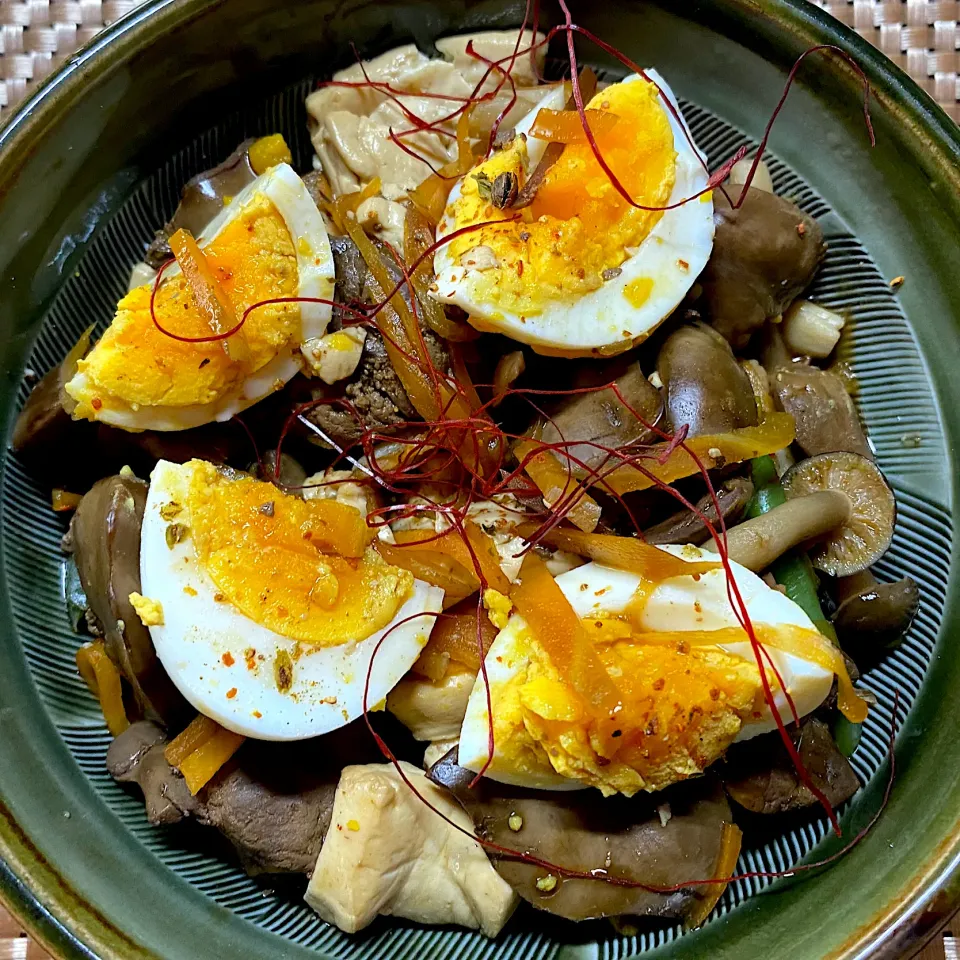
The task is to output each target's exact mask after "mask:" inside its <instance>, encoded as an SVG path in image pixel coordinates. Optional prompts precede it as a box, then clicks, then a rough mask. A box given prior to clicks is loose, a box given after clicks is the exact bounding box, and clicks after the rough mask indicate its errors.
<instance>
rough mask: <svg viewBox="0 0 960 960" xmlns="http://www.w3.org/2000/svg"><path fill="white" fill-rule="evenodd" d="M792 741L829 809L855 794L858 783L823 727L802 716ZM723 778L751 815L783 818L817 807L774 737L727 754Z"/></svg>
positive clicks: (814, 797)
mask: <svg viewBox="0 0 960 960" xmlns="http://www.w3.org/2000/svg"><path fill="white" fill-rule="evenodd" d="M791 737H792V739H793V743H794V746H795V747H796V748H797V752H798V753H799V754H800V761H801V762H802V763H803V766H804V768H805V769H806V771H807V773H808V774H809V776H810V779H811V781H812V782H813V785H814V786H815V787H816V788H817V789H818V790H820V791H821V792H822V793H823V794H824V795H825V796H826V798H827V799H828V800H829V801H830V803H831V804H832V805H833V806H835V807H836V806H839V805H840V804H841V803H843V802H844V801H845V800H849V799H850V798H851V797H852V796H853V795H854V794H855V793H856V792H857V790H858V789H859V787H860V781H859V780H857V775H856V773H854V771H853V767H851V766H850V762H849V761H848V760H847V758H846V757H845V756H844V755H843V754H842V753H841V752H840V750H839V749H838V747H837V745H836V743H835V742H834V740H833V737H832V736H831V735H830V729H829V727H828V726H827V725H826V724H825V723H823V722H822V721H821V720H817V719H816V718H815V717H805V718H804V719H803V720H802V721H801V722H800V729H799V730H798V731H795V732H793V733H792V734H791ZM721 778H722V780H723V785H724V787H725V788H726V791H727V793H728V795H729V796H730V797H731V799H733V800H735V801H736V802H737V803H738V804H739V805H740V806H741V807H743V808H744V809H745V810H749V811H751V813H766V814H769V813H785V812H786V811H788V810H799V809H801V808H802V807H809V806H812V805H813V804H815V803H817V798H816V796H814V794H813V793H812V792H811V791H810V789H809V788H808V787H807V786H806V785H805V784H804V783H803V782H802V781H801V780H800V777H799V775H798V774H797V768H796V767H795V766H794V763H793V761H792V760H791V759H790V755H789V754H788V753H787V751H786V748H785V747H784V745H783V741H782V740H781V739H780V735H779V734H777V733H769V734H766V735H765V736H763V737H758V738H757V739H756V740H751V741H750V743H749V745H747V744H744V745H743V746H736V747H734V748H733V749H732V750H731V751H730V752H729V753H728V754H727V758H726V761H725V763H724V764H723V768H722V773H721Z"/></svg>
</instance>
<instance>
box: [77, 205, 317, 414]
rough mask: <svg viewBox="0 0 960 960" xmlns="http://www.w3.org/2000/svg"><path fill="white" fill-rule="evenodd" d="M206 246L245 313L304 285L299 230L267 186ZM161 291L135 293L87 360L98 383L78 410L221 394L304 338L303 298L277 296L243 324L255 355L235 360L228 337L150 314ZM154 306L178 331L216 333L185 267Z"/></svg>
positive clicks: (82, 368)
mask: <svg viewBox="0 0 960 960" xmlns="http://www.w3.org/2000/svg"><path fill="white" fill-rule="evenodd" d="M228 209H229V208H228ZM203 252H204V255H205V256H206V258H207V261H208V263H209V264H210V267H211V269H212V271H213V273H214V276H215V277H216V278H217V281H218V282H219V283H220V285H221V287H222V289H223V291H224V292H225V293H226V295H227V297H229V299H230V301H231V303H232V304H233V307H234V310H235V312H236V315H237V318H238V319H239V318H240V317H242V316H243V312H244V310H246V308H247V307H249V306H250V305H251V304H253V303H256V302H258V301H260V300H266V299H271V298H274V297H293V296H296V295H297V290H298V285H299V284H298V268H297V255H296V251H295V250H294V246H293V241H292V239H291V237H290V231H289V230H288V229H287V225H286V223H285V221H284V220H283V217H281V215H280V213H279V212H278V211H277V209H276V207H274V205H273V204H272V203H271V202H270V200H269V199H268V198H266V197H265V196H263V195H262V194H257V195H256V196H255V197H254V198H253V199H252V200H251V202H250V203H248V204H246V205H245V206H244V208H243V210H242V211H238V212H237V215H236V216H235V217H234V218H233V219H232V220H230V221H229V222H228V223H227V224H226V225H225V226H224V227H223V229H222V230H221V232H220V233H219V235H218V236H217V237H216V238H214V239H213V240H212V241H211V242H210V243H209V244H206V245H205V246H204V247H203ZM151 292H152V285H149V284H148V285H146V286H142V287H137V288H136V289H135V290H132V291H131V292H130V293H128V294H127V295H126V296H125V297H124V298H123V299H122V300H121V301H120V303H119V304H118V306H117V314H116V317H115V318H114V320H113V322H112V323H111V324H110V327H109V328H108V329H107V331H106V332H105V333H104V335H103V336H102V337H101V338H100V340H99V342H98V343H97V344H96V346H95V347H94V348H93V350H91V352H90V353H89V355H88V356H87V357H86V359H84V360H81V361H80V363H79V366H78V370H79V372H80V373H86V375H87V377H88V380H89V387H88V388H87V389H86V390H84V391H82V392H80V391H76V390H74V393H73V394H72V395H73V399H74V400H76V401H77V402H78V406H77V409H76V411H75V414H74V415H75V416H76V417H81V418H86V419H90V420H93V419H96V418H97V414H98V412H99V411H101V410H103V409H113V408H116V409H126V408H130V407H133V408H134V409H136V408H137V407H139V406H148V407H152V406H169V407H188V406H193V405H195V404H209V403H213V402H216V401H217V400H219V399H221V398H222V397H224V396H226V395H228V394H229V393H231V392H234V391H236V390H237V389H238V387H239V385H240V384H241V383H242V382H243V380H244V379H245V378H246V377H247V376H249V375H250V374H251V373H254V372H255V371H257V370H259V369H260V368H261V367H263V366H264V365H265V364H267V363H269V362H270V361H271V360H272V359H273V358H274V357H275V356H276V355H277V353H278V352H279V351H280V350H281V349H282V348H284V347H286V346H288V345H294V344H295V345H296V346H299V342H300V309H299V307H298V306H297V305H296V304H272V305H270V306H266V307H261V308H259V309H257V310H254V311H253V312H252V313H251V314H250V316H249V317H248V318H247V320H246V322H245V323H244V325H243V334H244V339H245V340H246V343H247V345H248V346H249V348H250V359H249V360H247V361H244V362H243V363H239V362H234V361H231V359H230V358H229V357H228V356H227V354H226V353H225V352H224V349H223V345H222V343H220V342H218V341H214V342H211V343H189V342H183V341H181V340H176V339H174V338H173V337H169V336H167V335H166V334H164V333H161V331H160V330H158V329H157V327H156V326H155V325H154V323H153V319H152V318H151V316H150V295H151ZM154 309H155V312H156V316H157V320H158V321H159V323H160V325H161V326H162V327H164V329H166V330H169V331H171V332H173V333H175V334H177V335H178V336H182V337H205V336H210V333H211V331H210V328H209V326H207V323H206V321H205V320H204V317H203V316H202V315H201V314H200V313H199V312H198V311H197V310H196V308H195V306H194V303H193V299H192V297H191V295H190V292H189V290H188V288H187V286H186V282H185V281H184V278H183V277H182V276H181V275H174V276H170V277H169V279H164V280H163V282H162V283H161V285H160V289H159V290H158V291H157V296H156V301H155V305H154Z"/></svg>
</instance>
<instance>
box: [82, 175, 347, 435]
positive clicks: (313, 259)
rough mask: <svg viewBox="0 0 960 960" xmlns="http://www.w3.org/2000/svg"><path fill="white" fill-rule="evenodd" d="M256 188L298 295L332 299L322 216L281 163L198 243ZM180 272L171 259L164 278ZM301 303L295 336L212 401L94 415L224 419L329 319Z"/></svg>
mask: <svg viewBox="0 0 960 960" xmlns="http://www.w3.org/2000/svg"><path fill="white" fill-rule="evenodd" d="M258 194H262V195H264V196H266V197H267V199H268V200H270V202H271V203H273V205H274V206H275V207H276V209H277V212H278V213H279V214H280V216H281V217H282V218H283V221H284V223H285V224H286V225H287V229H288V230H289V231H290V236H291V239H292V240H293V247H294V250H295V251H296V255H297V274H298V284H297V296H299V297H315V298H322V299H326V300H332V299H333V288H334V280H335V274H334V263H333V254H332V252H331V250H330V239H329V237H328V236H327V229H326V226H325V225H324V222H323V217H322V215H321V214H320V211H319V210H318V209H317V205H316V204H315V203H314V202H313V199H312V198H311V197H310V193H309V191H308V190H307V188H306V186H305V185H304V182H303V180H301V179H300V177H298V176H297V174H296V173H295V172H294V170H293V168H292V167H291V166H290V165H289V164H286V163H280V164H277V165H276V166H275V167H271V168H270V169H269V170H268V171H267V172H266V173H263V174H261V175H260V176H259V177H257V179H256V180H254V181H253V182H252V183H250V184H248V185H247V186H246V187H244V189H243V190H242V191H241V192H240V193H238V194H237V195H236V196H235V197H234V198H233V200H232V201H231V202H230V203H229V204H227V206H225V207H224V208H223V210H221V211H220V213H219V214H218V215H217V216H216V217H215V218H214V219H213V220H211V221H210V223H209V224H208V225H207V226H206V228H204V230H203V231H202V232H201V233H200V235H199V236H198V237H197V241H198V243H199V244H200V246H201V247H203V246H206V244H208V243H209V242H210V241H211V240H213V239H214V238H215V237H217V236H219V234H220V233H221V232H222V231H223V229H224V227H226V226H227V225H228V224H229V223H231V222H232V221H233V220H235V219H236V218H237V217H238V216H239V215H240V214H241V213H242V212H243V209H244V208H245V207H246V206H247V205H249V203H250V202H251V201H252V200H253V199H254V197H256V196H257V195H258ZM179 273H180V267H179V266H178V265H177V264H176V263H174V264H172V265H171V266H170V267H168V268H167V269H166V270H165V271H164V280H166V279H168V278H170V277H175V276H177V275H178V274H179ZM299 307H300V323H301V330H300V340H299V341H297V342H295V343H291V344H288V345H287V346H286V347H284V348H283V349H282V350H281V351H280V352H279V353H278V354H277V355H276V356H275V357H274V358H273V359H272V360H271V361H270V362H269V363H266V364H265V365H264V366H263V367H261V368H260V369H259V370H257V371H255V372H254V373H252V374H250V376H248V377H247V378H246V379H245V380H244V381H243V383H242V384H241V385H240V386H239V388H238V389H237V390H235V391H233V392H231V393H228V394H227V395H225V396H223V397H221V398H220V399H218V400H217V401H215V402H213V403H198V404H192V405H185V406H164V405H157V406H139V407H134V406H132V405H121V404H120V402H119V401H118V400H113V401H112V402H111V404H110V405H109V406H105V407H104V408H103V410H101V411H100V413H99V414H98V416H97V419H98V420H100V421H102V422H103V423H109V424H111V425H112V426H115V427H121V428H122V429H124V430H165V431H166V430H186V429H188V428H190V427H198V426H201V425H202V424H205V423H210V422H212V421H222V420H229V419H230V418H231V417H232V416H234V415H235V414H237V413H240V412H241V411H242V410H245V409H246V408H247V407H250V406H252V405H253V404H255V403H256V402H257V401H258V400H262V399H263V398H264V397H266V396H269V395H270V394H271V393H273V392H274V391H275V390H276V389H277V384H278V383H287V382H288V381H289V380H291V379H292V378H293V376H294V375H295V374H296V373H298V372H299V371H300V370H301V369H302V367H303V360H302V356H301V353H300V349H301V346H302V345H303V344H304V343H306V342H307V341H308V340H311V339H314V338H316V337H320V336H322V335H323V333H324V331H325V330H326V328H327V324H328V323H329V322H330V316H331V313H332V308H331V307H330V306H329V305H328V304H323V303H302V304H299ZM238 319H239V318H238ZM93 387H94V385H93V384H92V383H91V382H90V380H89V378H88V377H87V375H86V374H85V373H77V374H76V376H75V377H74V378H73V380H72V381H71V382H70V384H69V385H68V392H69V393H70V394H71V395H74V394H80V393H83V392H86V391H87V390H92V389H93Z"/></svg>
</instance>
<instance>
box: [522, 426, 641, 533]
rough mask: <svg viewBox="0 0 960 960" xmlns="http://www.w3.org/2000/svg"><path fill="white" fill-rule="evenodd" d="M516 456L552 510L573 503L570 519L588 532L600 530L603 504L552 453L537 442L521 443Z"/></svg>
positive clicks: (569, 512)
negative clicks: (598, 528) (601, 506)
mask: <svg viewBox="0 0 960 960" xmlns="http://www.w3.org/2000/svg"><path fill="white" fill-rule="evenodd" d="M514 453H515V454H516V456H517V459H518V460H520V462H521V463H524V461H526V462H525V463H524V467H523V469H524V471H525V472H526V474H527V476H528V477H530V479H531V480H532V481H533V482H534V483H535V484H536V485H537V489H538V490H539V491H540V493H541V494H542V496H543V500H544V503H546V505H547V506H548V507H556V506H557V504H560V505H561V506H563V505H564V504H565V503H567V502H568V501H569V502H570V503H571V506H570V508H569V510H567V511H565V516H566V518H567V519H568V520H570V521H571V522H572V523H574V524H575V525H576V526H578V527H579V528H580V529H581V530H583V531H584V532H586V533H592V532H593V531H594V530H595V529H596V527H597V523H598V522H599V520H600V505H599V504H598V503H597V501H596V500H594V499H593V497H591V496H590V495H589V494H588V493H587V492H586V491H585V490H584V489H583V488H582V487H581V486H580V484H579V483H577V481H576V480H575V479H574V478H573V476H572V475H571V473H570V471H568V470H567V468H566V467H564V466H563V464H561V463H560V461H559V460H558V459H557V458H556V457H555V456H554V455H553V454H552V453H551V452H550V451H549V450H546V449H544V448H543V446H542V444H538V443H537V442H536V441H533V440H521V441H520V443H518V444H517V445H516V446H515V447H514ZM527 458H529V459H527ZM617 469H623V468H619V467H618V468H617Z"/></svg>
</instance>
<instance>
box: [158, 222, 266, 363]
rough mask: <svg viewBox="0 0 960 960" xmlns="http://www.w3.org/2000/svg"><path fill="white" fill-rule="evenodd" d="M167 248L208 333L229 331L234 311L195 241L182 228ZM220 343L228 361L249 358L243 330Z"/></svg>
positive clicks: (234, 315)
mask: <svg viewBox="0 0 960 960" xmlns="http://www.w3.org/2000/svg"><path fill="white" fill-rule="evenodd" d="M170 249H171V250H172V251H173V255H174V256H175V257H176V258H177V263H178V264H179V265H180V270H181V272H182V273H183V279H184V280H185V281H186V283H187V289H188V290H189V291H190V296H191V297H192V299H193V302H194V305H195V306H196V308H197V310H198V311H199V312H200V314H201V315H202V316H203V317H204V318H205V319H206V321H207V325H208V326H209V327H210V330H211V332H212V333H214V334H220V333H225V332H226V331H227V330H232V329H233V328H234V327H235V326H236V325H237V314H236V311H235V310H234V309H233V304H232V303H231V302H230V298H229V297H228V296H227V294H226V293H225V291H224V289H223V287H221V286H220V282H219V281H218V280H217V278H216V277H215V276H214V273H213V271H212V270H211V269H210V264H209V263H208V262H207V258H206V257H205V256H204V254H203V251H202V250H201V249H200V247H199V245H198V244H197V241H196V240H194V238H193V236H192V235H191V234H190V232H189V231H188V230H184V229H183V228H181V229H180V230H178V231H177V232H176V233H175V234H174V235H173V236H172V237H171V238H170ZM222 344H223V352H224V353H226V355H227V356H228V357H229V358H230V359H231V360H235V361H237V362H238V363H243V362H245V361H247V360H249V359H250V348H249V347H248V346H247V341H246V338H245V337H244V334H243V331H242V330H238V331H237V332H236V333H235V334H233V336H231V337H227V338H226V339H225V340H223V341H222Z"/></svg>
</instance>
